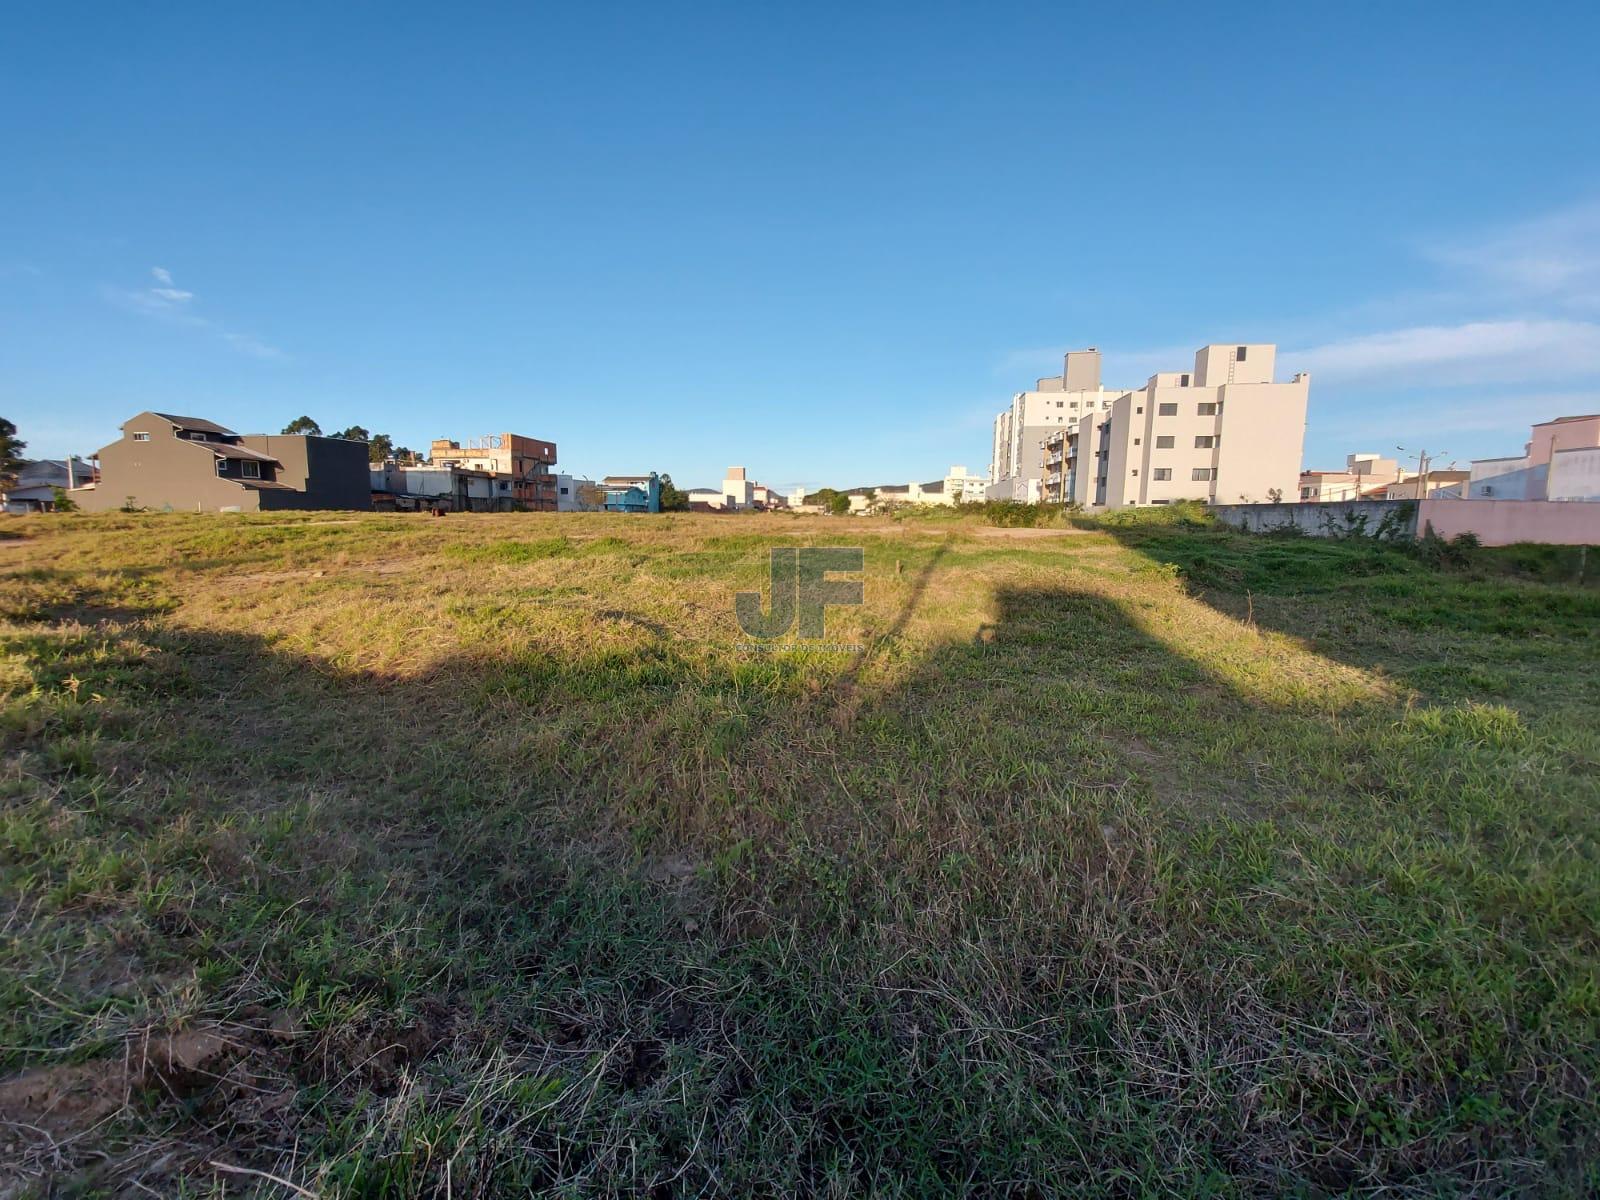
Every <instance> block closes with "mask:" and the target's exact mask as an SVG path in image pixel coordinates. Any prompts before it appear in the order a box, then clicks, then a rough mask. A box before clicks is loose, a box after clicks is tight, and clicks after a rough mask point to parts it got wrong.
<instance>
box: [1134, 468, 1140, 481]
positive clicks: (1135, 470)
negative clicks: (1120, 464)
mask: <svg viewBox="0 0 1600 1200" xmlns="http://www.w3.org/2000/svg"><path fill="white" fill-rule="evenodd" d="M1133 477H1134V478H1135V479H1137V478H1139V468H1138V467H1135V468H1134V469H1133Z"/></svg>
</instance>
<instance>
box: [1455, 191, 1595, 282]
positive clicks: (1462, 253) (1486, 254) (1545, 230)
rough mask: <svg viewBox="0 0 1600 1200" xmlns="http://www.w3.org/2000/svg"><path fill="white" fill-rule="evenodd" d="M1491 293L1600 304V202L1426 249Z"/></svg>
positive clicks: (1466, 278) (1581, 205)
mask: <svg viewBox="0 0 1600 1200" xmlns="http://www.w3.org/2000/svg"><path fill="white" fill-rule="evenodd" d="M1424 252H1425V254H1426V256H1427V257H1428V258H1430V259H1432V260H1433V261H1434V262H1435V263H1437V264H1439V265H1440V266H1441V267H1443V268H1444V269H1445V270H1446V272H1447V273H1454V274H1456V275H1458V276H1460V277H1461V281H1462V282H1463V283H1465V284H1466V285H1468V286H1473V287H1477V288H1480V289H1482V290H1483V291H1484V292H1485V293H1486V298H1487V296H1494V297H1498V298H1499V299H1500V300H1501V301H1502V302H1504V301H1505V300H1506V299H1507V298H1510V299H1513V300H1518V301H1528V300H1540V301H1545V302H1550V303H1555V304H1558V305H1563V306H1572V307H1579V308H1600V201H1590V202H1587V203H1584V204H1579V205H1575V206H1573V207H1571V208H1567V209H1563V210H1561V211H1559V212H1555V213H1550V214H1548V215H1546V216H1543V217H1539V218H1536V219H1534V220H1531V221H1522V222H1518V223H1516V224H1514V225H1510V226H1507V227H1505V228H1503V229H1499V230H1491V231H1488V232H1484V233H1480V234H1478V235H1476V236H1473V237H1464V238H1456V239H1453V240H1450V241H1444V242H1439V243H1435V244H1433V245H1431V246H1428V247H1426V248H1425V251H1424Z"/></svg>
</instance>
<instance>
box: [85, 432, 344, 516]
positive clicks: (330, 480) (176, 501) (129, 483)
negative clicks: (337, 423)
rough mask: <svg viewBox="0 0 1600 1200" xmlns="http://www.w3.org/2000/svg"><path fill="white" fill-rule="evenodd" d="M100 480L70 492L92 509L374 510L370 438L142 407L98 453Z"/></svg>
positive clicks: (203, 510) (88, 508) (88, 509)
mask: <svg viewBox="0 0 1600 1200" xmlns="http://www.w3.org/2000/svg"><path fill="white" fill-rule="evenodd" d="M95 457H96V458H97V459H98V460H99V463H100V481H99V483H98V484H97V485H96V486H95V487H94V488H83V489H79V490H78V491H75V492H73V493H72V499H73V501H74V503H76V504H77V505H78V507H80V508H82V509H84V510H85V511H88V512H106V511H109V510H111V509H116V508H122V507H125V506H131V507H134V508H154V509H172V510H176V511H188V512H219V511H220V512H264V511H267V510H271V509H308V508H347V509H370V508H371V507H372V490H371V485H370V481H369V476H368V473H367V443H365V442H354V441H346V440H345V439H343V438H327V437H304V436H300V435H296V434H249V435H241V434H237V433H235V432H234V431H233V430H231V429H228V428H226V427H224V426H222V425H218V424H216V423H215V422H213V421H207V420H204V419H202V418H200V417H184V416H176V415H174V414H172V413H158V412H142V413H139V414H138V415H137V416H135V417H133V418H132V419H130V420H128V421H124V422H123V424H122V438H121V440H120V441H116V442H112V443H111V444H110V445H109V446H106V447H104V448H102V449H101V450H100V452H99V453H98V454H97V455H96V456H95Z"/></svg>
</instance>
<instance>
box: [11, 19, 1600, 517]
mask: <svg viewBox="0 0 1600 1200" xmlns="http://www.w3.org/2000/svg"><path fill="white" fill-rule="evenodd" d="M7 25H8V30H7V35H6V37H5V39H4V41H3V43H0V154H3V157H0V161H3V162H4V164H5V171H4V173H3V175H0V181H3V184H0V413H3V414H4V415H6V416H8V417H10V418H11V419H12V420H14V421H15V422H16V423H17V424H18V426H19V427H20V428H21V433H22V436H23V437H25V438H26V439H27V440H28V441H29V443H30V452H33V453H39V454H50V455H61V454H63V453H65V452H67V451H68V450H69V449H70V450H73V451H83V452H86V451H91V450H93V449H96V448H97V447H99V446H101V445H104V444H105V443H106V442H109V441H111V440H113V439H114V437H115V436H116V433H117V431H116V426H117V425H118V424H119V423H120V422H121V421H122V420H124V419H125V418H126V417H127V416H129V415H131V414H132V413H134V412H137V411H139V410H140V409H143V408H159V409H165V410H168V411H178V412H189V413H195V414H201V415H205V416H207V417H210V418H212V419H215V420H218V421H221V422H223V423H225V424H228V425H231V426H233V427H234V428H237V429H240V430H241V431H245V432H256V431H262V430H267V431H271V430H276V429H278V428H280V427H281V426H282V425H283V424H284V423H285V422H286V421H288V420H289V419H290V418H292V417H295V416H298V415H300V414H301V413H302V412H304V413H309V414H311V415H312V416H314V417H316V418H317V419H318V420H319V421H321V422H322V423H323V425H324V427H335V426H338V427H342V426H344V425H347V424H357V423H358V424H361V425H364V426H367V427H368V428H370V429H374V430H386V431H388V432H390V433H392V434H393V435H394V436H395V437H396V439H397V440H398V441H400V442H402V443H405V444H409V445H413V446H417V445H420V444H425V443H426V442H427V441H428V440H429V439H430V438H432V437H435V436H451V437H457V438H466V437H471V436H475V435H479V434H484V433H489V432H498V431H502V430H506V429H509V430H511V431H514V432H519V433H526V434H530V435H534V436H538V437H546V438H550V439H552V440H554V441H555V442H556V443H557V444H558V446H559V450H560V458H561V464H562V469H564V470H569V471H575V472H578V473H587V474H593V475H601V474H606V473H612V472H617V473H620V472H633V471H638V470H644V469H652V468H653V469H658V470H665V471H670V472H671V473H672V474H673V476H674V477H675V479H676V480H677V481H678V482H679V483H680V484H683V485H686V486H687V485H693V484H701V485H703V484H709V483H714V482H715V481H716V480H717V479H720V478H721V476H722V473H723V468H724V467H725V466H727V465H729V464H733V463H739V464H743V465H746V466H748V467H749V468H750V470H751V473H752V474H753V475H754V476H755V477H756V478H759V479H761V480H762V481H763V482H767V483H770V484H773V485H776V486H785V487H787V486H792V485H795V484H801V483H803V484H808V485H815V484H819V483H835V484H858V483H876V482H885V481H892V480H904V479H907V478H913V477H916V478H922V479H929V478H935V477H937V476H939V475H940V474H942V472H943V470H944V468H945V467H946V466H948V465H950V464H952V463H964V464H966V465H968V466H971V467H974V468H979V467H987V465H988V452H989V423H990V420H991V418H992V416H993V414H994V412H995V411H997V410H998V409H999V408H1001V407H1002V406H1004V404H1005V403H1006V402H1007V401H1008V398H1009V396H1010V394H1011V393H1012V392H1014V391H1016V390H1018V389H1020V388H1023V387H1026V386H1028V384H1029V383H1030V381H1031V379H1032V378H1033V377H1035V376H1037V375H1041V374H1048V373H1050V372H1051V370H1052V368H1053V367H1054V366H1055V357H1056V355H1057V354H1058V353H1059V351H1060V350H1061V349H1062V348H1065V347H1067V346H1069V345H1090V344H1092V345H1098V346H1099V347H1101V348H1102V349H1103V350H1104V351H1105V352H1106V355H1107V359H1106V381H1107V383H1108V384H1121V385H1124V386H1128V385H1133V384H1137V383H1139V382H1142V380H1143V379H1144V377H1145V376H1146V375H1147V374H1149V373H1150V372H1151V371H1153V370H1155V369H1157V368H1158V367H1161V368H1166V369H1176V368H1179V367H1181V366H1182V365H1184V364H1186V363H1187V362H1188V361H1189V355H1190V354H1192V351H1193V349H1194V348H1195V347H1196V346H1198V345H1200V344H1201V343H1203V342H1207V341H1251V342H1255V341H1273V342H1277V343H1278V344H1279V357H1278V364H1279V375H1280V377H1281V378H1287V377H1288V375H1289V374H1291V373H1293V372H1294V371H1296V370H1303V369H1307V370H1311V371H1312V376H1313V383H1312V389H1311V417H1310V430H1309V434H1308V438H1307V465H1308V466H1333V465H1336V464H1338V463H1339V462H1341V461H1342V458H1343V455H1344V454H1345V453H1346V452H1347V451H1349V450H1380V451H1387V450H1389V449H1390V448H1391V447H1392V446H1393V445H1395V444H1396V443H1399V444H1401V445H1406V446H1413V447H1414V446H1416V445H1418V444H1419V443H1420V444H1424V445H1426V446H1427V447H1428V448H1429V449H1430V450H1440V451H1444V452H1445V453H1446V457H1447V458H1448V457H1456V458H1461V459H1466V458H1470V457H1472V456H1474V455H1480V456H1481V455H1488V454H1493V453H1514V452H1517V451H1518V450H1520V447H1521V443H1522V441H1523V440H1524V439H1525V437H1526V428H1527V425H1528V423H1529V421H1530V420H1534V419H1541V418H1544V417H1548V416H1554V415H1558V414H1561V413H1570V412H1587V411H1595V410H1600V87H1597V86H1596V84H1595V82H1594V80H1595V71H1596V55H1595V48H1596V47H1597V46H1600V9H1597V6H1594V5H1577V4H1573V5H1550V6H1537V7H1535V8H1531V9H1530V8H1526V7H1520V8H1519V7H1513V6H1509V5H1476V4H1450V5H1445V4H1418V5H1392V4H1385V5H1377V4H1374V5H1353V4H1352V5H1324V6H1308V5H1295V6H1288V5H1285V6H1272V7H1262V8H1259V9H1257V8H1245V7H1242V6H1241V7H1237V8H1233V9H1229V8H1227V7H1226V6H1221V7H1219V6H1201V5H1193V4H1180V5H1170V6H1167V5H1160V4H1154V5H1152V4H1145V5H1116V6H1113V5H1095V6H1067V5H1061V4H1037V5H1008V4H994V3H985V4H976V3H972V4H963V5H956V4H938V3H934V4H922V5H908V4H895V5H890V4H874V3H865V4H862V3H852V4H848V5H845V4H838V5H829V4H811V5H781V6H780V5H759V4H747V3H741V4H726V5H713V4H685V5H657V4H652V5H643V4H636V5H635V4H605V3H596V4H584V5H566V6H547V5H527V4H515V5H513V4H506V5H495V6H486V5H453V6H445V5H427V6H422V5H407V4H403V3H391V4H384V5H358V4H338V5H326V4H317V5H310V4H306V5H299V4H291V3H281V4H262V5H252V6H235V5H204V6H201V5H186V4H178V3H174V4H167V5H154V6H136V5H125V4H124V5H115V6H113V5H84V4H60V5H33V6H29V7H28V8H27V9H19V10H14V11H11V12H10V13H9V14H8V18H7Z"/></svg>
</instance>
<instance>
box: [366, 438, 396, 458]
mask: <svg viewBox="0 0 1600 1200" xmlns="http://www.w3.org/2000/svg"><path fill="white" fill-rule="evenodd" d="M393 453H394V439H393V438H392V437H390V436H389V435H388V434H387V433H375V434H373V435H372V436H371V437H370V438H368V439H367V461H368V462H375V463H381V462H383V461H384V459H386V458H389V457H390V456H391V455H392V454H393Z"/></svg>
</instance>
